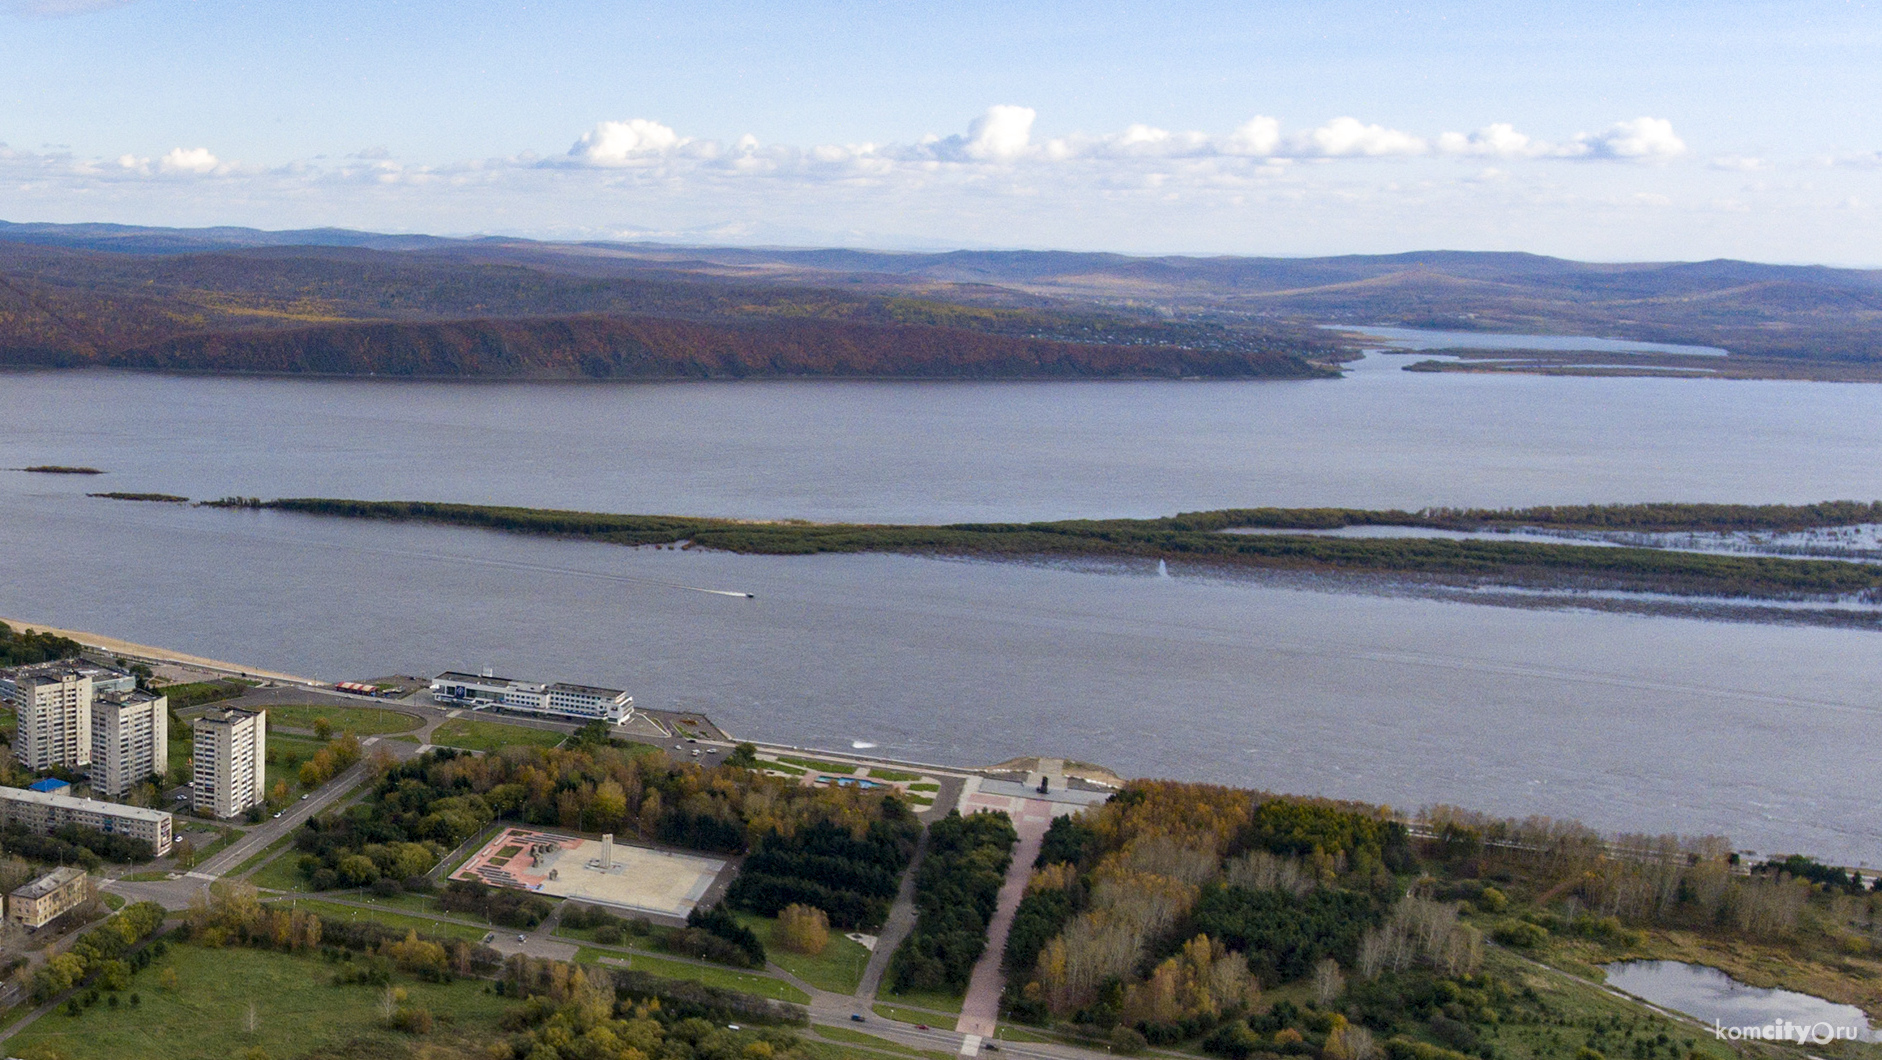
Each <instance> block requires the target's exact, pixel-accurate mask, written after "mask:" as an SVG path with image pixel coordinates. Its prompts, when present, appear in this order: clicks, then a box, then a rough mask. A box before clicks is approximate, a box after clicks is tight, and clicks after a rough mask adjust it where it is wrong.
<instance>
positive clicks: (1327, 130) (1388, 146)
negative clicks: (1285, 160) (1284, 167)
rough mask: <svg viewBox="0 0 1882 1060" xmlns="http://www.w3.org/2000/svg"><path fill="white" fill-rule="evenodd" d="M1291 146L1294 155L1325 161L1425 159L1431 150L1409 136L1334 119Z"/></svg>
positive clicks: (1358, 121)
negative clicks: (1382, 158) (1380, 158)
mask: <svg viewBox="0 0 1882 1060" xmlns="http://www.w3.org/2000/svg"><path fill="white" fill-rule="evenodd" d="M1291 146H1292V152H1293V153H1295V154H1300V155H1304V156H1318V157H1322V158H1346V157H1352V156H1356V155H1357V156H1364V157H1368V158H1377V157H1379V156H1381V155H1422V154H1424V153H1425V152H1426V151H1427V150H1429V145H1428V144H1426V143H1425V142H1424V141H1423V140H1421V139H1419V138H1418V137H1416V136H1413V135H1411V134H1410V133H1402V132H1399V131H1398V130H1397V129H1388V128H1386V127H1385V126H1383V125H1367V124H1365V123H1364V122H1361V121H1360V120H1359V119H1358V118H1335V119H1333V120H1332V121H1330V122H1327V123H1326V124H1325V125H1322V126H1320V127H1319V128H1318V129H1314V130H1313V131H1311V132H1308V133H1305V134H1303V135H1301V136H1299V137H1296V138H1295V139H1294V140H1293V141H1292V142H1291Z"/></svg>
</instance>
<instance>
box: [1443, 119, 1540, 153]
mask: <svg viewBox="0 0 1882 1060" xmlns="http://www.w3.org/2000/svg"><path fill="white" fill-rule="evenodd" d="M1438 150H1439V151H1441V152H1443V153H1444V154H1447V155H1473V156H1478V157H1489V158H1535V157H1537V156H1539V155H1546V154H1550V153H1553V151H1554V148H1552V147H1550V146H1549V145H1548V144H1544V143H1540V142H1538V141H1535V140H1531V139H1530V138H1529V137H1527V136H1525V135H1523V134H1522V133H1519V132H1517V131H1516V127H1515V126H1514V125H1511V124H1509V123H1508V122H1497V123H1496V124H1494V125H1486V126H1484V127H1483V128H1481V129H1478V130H1477V131H1476V132H1474V133H1471V134H1470V135H1469V136H1465V135H1464V134H1463V133H1454V132H1447V133H1444V134H1442V135H1440V136H1439V137H1438Z"/></svg>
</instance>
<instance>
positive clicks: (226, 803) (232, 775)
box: [190, 708, 268, 817]
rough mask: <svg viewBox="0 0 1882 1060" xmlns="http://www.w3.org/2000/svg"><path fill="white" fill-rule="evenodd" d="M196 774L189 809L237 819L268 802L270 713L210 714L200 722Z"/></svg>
mask: <svg viewBox="0 0 1882 1060" xmlns="http://www.w3.org/2000/svg"><path fill="white" fill-rule="evenodd" d="M194 732H195V735H196V770H195V776H194V779H193V780H192V781H191V784H190V804H191V805H192V806H193V807H195V809H196V810H197V811H198V812H201V811H208V812H209V813H211V814H213V815H214V816H216V817H234V816H235V815H237V814H239V813H241V812H242V811H244V810H246V809H248V808H249V807H250V806H256V805H260V804H261V803H264V802H266V801H267V787H266V784H267V772H268V712H267V711H265V710H238V709H234V708H231V709H228V710H212V711H210V712H209V713H207V714H204V715H203V716H202V717H200V718H197V719H196V723H195V726H194Z"/></svg>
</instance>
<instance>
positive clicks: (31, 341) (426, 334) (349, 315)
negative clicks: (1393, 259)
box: [0, 231, 1337, 379]
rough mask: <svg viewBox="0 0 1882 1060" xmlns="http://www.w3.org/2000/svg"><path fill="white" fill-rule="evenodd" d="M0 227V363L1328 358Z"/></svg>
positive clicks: (500, 270)
mask: <svg viewBox="0 0 1882 1060" xmlns="http://www.w3.org/2000/svg"><path fill="white" fill-rule="evenodd" d="M15 234H18V233H17V231H16V233H15ZM5 235H6V232H5V231H0V365H7V364H11V365H19V366H25V365H36V366H46V367H86V366H105V367H119V368H142V369H164V370H173V371H202V372H222V373H229V372H268V373H328V374H346V375H369V374H376V375H395V376H446V377H449V376H512V377H525V378H628V379H651V378H742V377H750V376H758V377H775V376H848V377H885V378H1077V377H1085V376H1091V377H1106V378H1109V377H1180V376H1202V377H1220V378H1267V377H1278V378H1311V377H1315V376H1327V375H1331V374H1333V373H1332V372H1331V371H1329V370H1327V369H1325V368H1321V367H1317V366H1315V365H1313V364H1310V363H1309V362H1308V360H1307V358H1328V357H1332V356H1334V355H1335V354H1336V348H1337V343H1336V340H1335V339H1334V338H1332V337H1331V336H1329V335H1327V334H1325V333H1324V332H1320V331H1317V330H1315V329H1312V328H1307V327H1301V326H1295V325H1286V324H1280V323H1274V322H1265V323H1263V322H1255V323H1229V324H1223V323H1212V322H1199V321H1173V320H1166V319H1163V318H1162V317H1159V316H1158V315H1157V314H1155V313H1149V312H1146V311H1143V310H1130V309H1125V310H1118V309H1102V308H1099V307H1095V306H1090V305H1071V304H1061V303H1059V302H1056V301H1054V300H1051V299H1042V298H1037V297H1031V296H1020V297H997V296H996V297H991V298H989V297H986V296H985V295H986V292H969V291H963V290H957V289H955V288H952V287H949V286H948V285H925V286H924V290H923V292H922V293H921V294H920V295H919V296H915V295H911V294H910V293H909V292H906V291H900V290H844V289H839V287H840V285H837V284H826V285H823V286H813V285H808V284H803V283H779V282H775V281H772V282H767V281H763V280H759V279H754V278H750V277H742V276H727V275H723V274H722V273H723V271H724V270H717V269H701V270H696V271H688V270H687V269H684V268H677V269H676V268H670V267H667V266H664V265H661V266H657V267H651V266H645V265H643V266H640V267H636V268H630V269H626V270H623V269H621V268H608V267H600V268H597V267H595V266H594V264H593V263H591V262H590V261H588V260H587V259H585V258H582V257H580V256H570V255H566V254H564V255H557V254H545V253H541V252H537V251H534V250H531V249H530V248H528V247H524V248H521V249H517V250H506V249H505V245H502V244H498V245H485V244H479V243H467V244H462V245H452V246H450V247H449V248H448V251H447V250H440V249H437V248H436V246H435V244H437V243H439V242H442V241H430V242H425V243H421V244H419V245H418V246H419V248H420V249H399V250H394V249H375V248H373V247H370V246H327V245H314V246H228V247H212V248H210V249H205V250H201V251H200V252H190V253H170V252H153V251H149V250H148V249H145V250H142V251H141V252H136V253H131V252H124V251H123V250H122V249H113V250H110V251H101V250H95V249H72V248H67V247H59V246H49V245H44V244H43V243H41V242H33V243H19V242H14V243H9V242H6V241H5V238H4V237H5ZM75 241H76V242H80V243H83V244H86V245H95V244H96V243H97V242H99V241H97V240H92V239H89V238H87V239H80V240H75ZM103 242H104V243H105V245H109V246H113V247H114V248H121V247H123V246H125V245H126V244H119V243H116V242H114V241H112V240H104V241H103ZM130 245H131V246H138V247H143V246H144V245H143V244H130ZM159 245H160V246H163V247H168V246H170V245H171V244H169V243H161V244H159ZM185 245H189V246H192V247H193V244H185ZM606 264H607V263H606V262H605V261H604V262H603V265H604V266H605V265H606Z"/></svg>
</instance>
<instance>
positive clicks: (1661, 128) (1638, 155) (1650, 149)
mask: <svg viewBox="0 0 1882 1060" xmlns="http://www.w3.org/2000/svg"><path fill="white" fill-rule="evenodd" d="M1575 143H1576V144H1577V145H1578V146H1580V147H1581V148H1583V150H1581V151H1579V152H1577V153H1578V154H1580V155H1584V156H1586V157H1589V158H1617V159H1626V160H1631V161H1643V162H1663V161H1666V160H1667V159H1670V158H1676V157H1678V156H1680V155H1683V154H1685V153H1686V142H1685V141H1684V140H1681V139H1680V138H1679V137H1678V136H1676V135H1674V133H1673V123H1672V122H1670V121H1668V120H1666V119H1665V118H1635V119H1634V120H1633V121H1623V122H1617V123H1615V124H1614V125H1612V126H1610V127H1609V128H1608V131H1606V132H1604V133H1600V134H1599V135H1594V136H1590V135H1588V134H1586V133H1583V134H1582V135H1580V136H1577V137H1576V138H1575Z"/></svg>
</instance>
